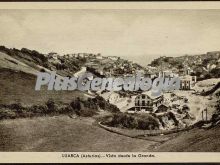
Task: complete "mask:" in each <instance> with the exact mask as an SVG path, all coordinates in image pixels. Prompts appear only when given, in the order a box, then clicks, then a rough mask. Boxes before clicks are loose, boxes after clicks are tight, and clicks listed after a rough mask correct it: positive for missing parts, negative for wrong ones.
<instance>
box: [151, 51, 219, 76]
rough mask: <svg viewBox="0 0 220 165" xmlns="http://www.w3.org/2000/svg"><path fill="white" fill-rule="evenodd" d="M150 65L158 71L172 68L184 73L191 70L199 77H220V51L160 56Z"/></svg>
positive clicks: (192, 73) (191, 72)
mask: <svg viewBox="0 0 220 165" xmlns="http://www.w3.org/2000/svg"><path fill="white" fill-rule="evenodd" d="M149 66H151V67H156V68H157V71H162V70H163V71H164V70H172V71H173V72H176V73H178V74H179V75H183V74H185V73H186V72H189V73H190V74H191V75H196V76H197V77H198V79H208V78H219V77H220V51H217V52H208V53H206V54H201V55H184V56H180V57H165V56H163V57H160V58H157V59H154V60H153V61H152V62H151V63H150V64H149Z"/></svg>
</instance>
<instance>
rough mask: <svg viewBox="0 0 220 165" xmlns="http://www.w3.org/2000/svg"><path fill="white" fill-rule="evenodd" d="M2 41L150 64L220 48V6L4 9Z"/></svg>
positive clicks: (0, 30) (0, 24)
mask: <svg viewBox="0 0 220 165" xmlns="http://www.w3.org/2000/svg"><path fill="white" fill-rule="evenodd" d="M0 36H1V37H0V45H5V46H7V47H10V48H13V47H15V48H18V49H20V48H22V47H26V48H29V49H35V50H37V51H39V52H42V53H48V52H51V51H54V52H58V53H60V54H67V53H78V52H88V53H101V54H102V55H103V56H107V55H115V56H121V57H126V58H128V59H131V60H134V61H136V62H140V63H145V62H146V63H149V61H151V60H152V59H154V58H156V57H159V56H163V55H166V56H180V55H184V54H198V53H206V52H208V51H216V50H220V44H219V41H220V10H189V9H187V10H165V9H162V10H149V9H145V10H138V9H130V10H129V9H128V10H127V9H121V10H116V9H114V10H111V9H106V10H100V9H94V10H87V9H84V10H80V9H75V10H74V9H73V10H72V9H71V10H21V9H20V10H0Z"/></svg>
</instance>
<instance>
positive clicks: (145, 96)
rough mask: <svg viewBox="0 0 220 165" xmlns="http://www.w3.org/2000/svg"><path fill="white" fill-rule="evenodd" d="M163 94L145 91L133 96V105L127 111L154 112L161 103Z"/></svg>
mask: <svg viewBox="0 0 220 165" xmlns="http://www.w3.org/2000/svg"><path fill="white" fill-rule="evenodd" d="M163 100H164V97H163V95H159V96H152V95H151V93H149V92H147V93H146V92H145V93H142V94H140V95H138V96H137V97H136V98H135V106H134V107H132V108H130V109H129V112H131V113H132V112H133V113H138V112H145V113H154V112H155V111H156V110H157V108H158V107H159V106H160V105H161V104H162V103H163Z"/></svg>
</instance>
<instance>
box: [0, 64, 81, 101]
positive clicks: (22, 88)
mask: <svg viewBox="0 0 220 165" xmlns="http://www.w3.org/2000/svg"><path fill="white" fill-rule="evenodd" d="M0 78H1V79H0V86H1V92H0V104H11V103H16V102H20V103H22V104H23V105H33V104H42V103H45V102H46V101H47V100H48V99H49V98H53V99H54V100H55V101H58V102H59V101H61V102H64V103H69V102H71V101H72V100H73V99H74V98H76V97H78V96H79V97H83V94H82V93H80V92H79V91H48V90H46V89H45V88H43V90H40V91H35V89H34V88H35V83H36V76H34V75H31V74H28V73H24V72H19V71H13V70H10V69H4V68H1V69H0Z"/></svg>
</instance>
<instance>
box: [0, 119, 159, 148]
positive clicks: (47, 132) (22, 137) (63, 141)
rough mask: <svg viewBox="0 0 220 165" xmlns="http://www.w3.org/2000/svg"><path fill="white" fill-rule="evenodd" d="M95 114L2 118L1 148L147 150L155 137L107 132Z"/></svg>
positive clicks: (0, 127) (0, 128) (0, 123)
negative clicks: (100, 125) (78, 116)
mask: <svg viewBox="0 0 220 165" xmlns="http://www.w3.org/2000/svg"><path fill="white" fill-rule="evenodd" d="M93 122H94V119H92V118H81V119H80V118H75V119H72V118H69V117H68V116H57V117H39V118H33V119H15V120H3V121H0V151H51V152H53V151H57V152H58V151H60V152H64V151H72V152H74V151H87V152H88V151H115V152H117V151H124V152H128V151H129V152H131V151H133V152H135V151H148V150H147V148H148V147H149V146H150V145H153V144H155V142H152V141H146V140H141V139H134V138H129V137H125V136H122V135H118V134H115V133H111V132H108V131H106V130H104V129H102V128H100V127H98V126H97V125H95V124H93Z"/></svg>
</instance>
